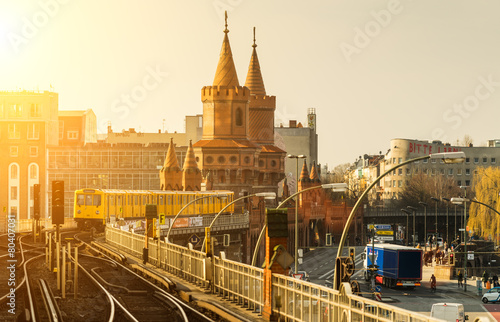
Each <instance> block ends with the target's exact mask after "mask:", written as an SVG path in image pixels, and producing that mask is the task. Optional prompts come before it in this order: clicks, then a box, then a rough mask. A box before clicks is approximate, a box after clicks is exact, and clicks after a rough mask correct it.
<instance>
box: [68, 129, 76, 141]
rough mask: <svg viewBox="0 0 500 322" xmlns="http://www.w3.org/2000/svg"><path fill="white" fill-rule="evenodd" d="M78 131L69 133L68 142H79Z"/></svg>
mask: <svg viewBox="0 0 500 322" xmlns="http://www.w3.org/2000/svg"><path fill="white" fill-rule="evenodd" d="M77 139H78V131H68V140H77Z"/></svg>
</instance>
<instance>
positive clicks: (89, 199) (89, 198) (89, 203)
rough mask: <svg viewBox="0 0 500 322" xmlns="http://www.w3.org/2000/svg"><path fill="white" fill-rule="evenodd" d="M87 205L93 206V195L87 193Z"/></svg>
mask: <svg viewBox="0 0 500 322" xmlns="http://www.w3.org/2000/svg"><path fill="white" fill-rule="evenodd" d="M85 206H92V195H85Z"/></svg>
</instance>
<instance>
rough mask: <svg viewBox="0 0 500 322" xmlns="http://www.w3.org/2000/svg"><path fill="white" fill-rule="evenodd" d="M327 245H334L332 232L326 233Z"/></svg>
mask: <svg viewBox="0 0 500 322" xmlns="http://www.w3.org/2000/svg"><path fill="white" fill-rule="evenodd" d="M326 246H332V234H330V233H328V234H326Z"/></svg>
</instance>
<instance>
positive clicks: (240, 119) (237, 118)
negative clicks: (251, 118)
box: [235, 107, 243, 126]
mask: <svg viewBox="0 0 500 322" xmlns="http://www.w3.org/2000/svg"><path fill="white" fill-rule="evenodd" d="M235 121H236V126H242V125H243V112H242V111H241V108H239V107H238V108H237V109H236V113H235Z"/></svg>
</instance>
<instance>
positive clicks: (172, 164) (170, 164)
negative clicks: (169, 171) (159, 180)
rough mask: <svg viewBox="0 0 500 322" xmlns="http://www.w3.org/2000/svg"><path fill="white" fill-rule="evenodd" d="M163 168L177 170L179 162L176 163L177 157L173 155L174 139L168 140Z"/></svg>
mask: <svg viewBox="0 0 500 322" xmlns="http://www.w3.org/2000/svg"><path fill="white" fill-rule="evenodd" d="M163 168H179V162H177V155H176V154H175V147H174V138H170V144H169V145H168V151H167V156H166V157H165V163H164V164H163Z"/></svg>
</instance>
